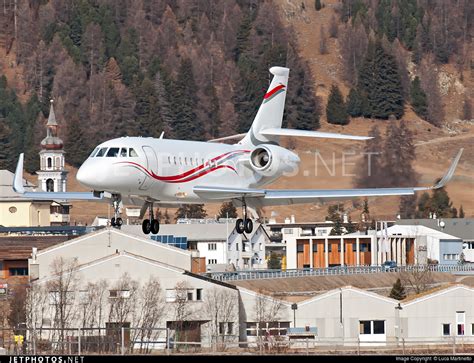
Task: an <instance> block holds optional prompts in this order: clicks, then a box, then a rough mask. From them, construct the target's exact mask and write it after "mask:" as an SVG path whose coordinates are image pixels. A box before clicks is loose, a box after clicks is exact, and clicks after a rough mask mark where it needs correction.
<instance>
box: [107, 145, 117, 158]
mask: <svg viewBox="0 0 474 363" xmlns="http://www.w3.org/2000/svg"><path fill="white" fill-rule="evenodd" d="M118 153H119V148H118V147H111V148H110V149H109V151H108V152H107V157H108V158H114V157H116V156H118Z"/></svg>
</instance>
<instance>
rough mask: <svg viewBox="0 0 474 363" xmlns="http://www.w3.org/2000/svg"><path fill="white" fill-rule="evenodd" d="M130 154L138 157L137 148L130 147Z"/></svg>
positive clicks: (132, 156)
mask: <svg viewBox="0 0 474 363" xmlns="http://www.w3.org/2000/svg"><path fill="white" fill-rule="evenodd" d="M128 155H129V156H130V157H131V158H136V157H138V154H137V152H136V151H135V149H132V148H130V149H129V153H128Z"/></svg>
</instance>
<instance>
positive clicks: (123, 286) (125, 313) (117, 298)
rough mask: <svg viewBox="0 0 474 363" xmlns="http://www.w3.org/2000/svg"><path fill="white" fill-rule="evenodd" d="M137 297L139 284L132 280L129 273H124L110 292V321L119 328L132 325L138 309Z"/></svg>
mask: <svg viewBox="0 0 474 363" xmlns="http://www.w3.org/2000/svg"><path fill="white" fill-rule="evenodd" d="M137 295H138V283H137V282H136V281H135V280H132V279H131V277H130V275H129V274H128V273H124V274H123V275H122V276H121V277H120V279H119V280H118V281H117V283H116V284H115V285H113V286H112V289H111V290H110V295H109V298H110V299H109V303H110V310H109V321H110V322H114V323H117V325H118V326H123V325H124V323H130V320H131V318H132V313H133V312H134V310H135V308H136V304H137V297H138V296H137Z"/></svg>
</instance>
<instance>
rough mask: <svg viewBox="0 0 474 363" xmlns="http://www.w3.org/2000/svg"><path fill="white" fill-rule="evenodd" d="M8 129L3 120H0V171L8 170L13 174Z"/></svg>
mask: <svg viewBox="0 0 474 363" xmlns="http://www.w3.org/2000/svg"><path fill="white" fill-rule="evenodd" d="M10 136H11V135H10V128H9V127H8V126H7V124H6V122H5V119H2V118H0V170H4V169H5V170H10V171H12V172H13V170H14V165H13V164H14V163H12V159H11V157H12V155H11V144H10Z"/></svg>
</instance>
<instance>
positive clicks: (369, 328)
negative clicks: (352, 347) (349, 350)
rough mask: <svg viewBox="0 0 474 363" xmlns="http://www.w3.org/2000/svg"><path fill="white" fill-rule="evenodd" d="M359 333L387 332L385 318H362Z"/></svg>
mask: <svg viewBox="0 0 474 363" xmlns="http://www.w3.org/2000/svg"><path fill="white" fill-rule="evenodd" d="M359 334H360V335H366V334H372V335H373V334H385V320H360V321H359Z"/></svg>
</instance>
